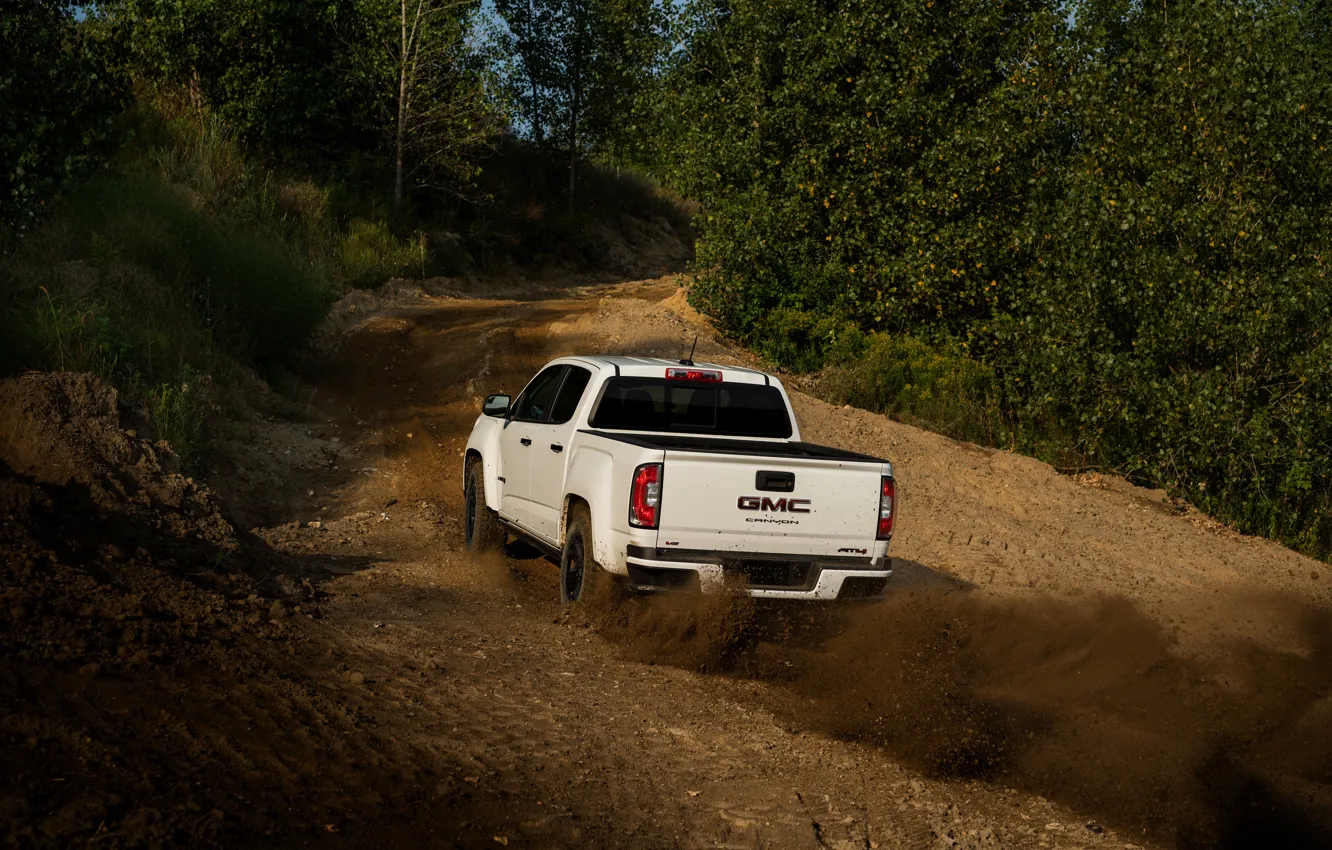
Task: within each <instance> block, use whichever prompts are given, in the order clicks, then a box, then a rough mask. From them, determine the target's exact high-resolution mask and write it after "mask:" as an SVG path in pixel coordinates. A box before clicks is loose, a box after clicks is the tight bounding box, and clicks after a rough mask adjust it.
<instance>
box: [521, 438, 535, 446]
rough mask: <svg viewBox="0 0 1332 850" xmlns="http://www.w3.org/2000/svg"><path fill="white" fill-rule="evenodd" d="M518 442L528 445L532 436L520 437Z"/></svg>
mask: <svg viewBox="0 0 1332 850" xmlns="http://www.w3.org/2000/svg"><path fill="white" fill-rule="evenodd" d="M518 442H520V443H522V444H523V445H524V446H530V445H532V438H531V437H523V438H522V439H521V440H519V441H518Z"/></svg>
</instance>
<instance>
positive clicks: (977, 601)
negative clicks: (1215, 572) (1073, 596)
mask: <svg viewBox="0 0 1332 850" xmlns="http://www.w3.org/2000/svg"><path fill="white" fill-rule="evenodd" d="M636 604H637V605H638V607H637V608H635V609H633V610H632V612H631V611H630V609H627V608H621V609H620V611H621V619H620V620H619V621H617V622H616V624H615V625H614V627H613V628H609V629H606V630H605V633H606V634H607V635H608V636H609V637H611V638H612V639H618V640H620V641H621V642H622V643H624V645H625V647H626V649H627V651H628V653H629V654H630V655H631V656H633V657H636V658H639V659H644V660H646V659H651V660H655V661H658V662H662V663H673V664H680V665H682V666H689V667H694V668H703V669H709V670H714V671H715V670H723V671H725V672H726V674H727V675H731V676H739V677H744V678H750V679H761V680H766V681H769V682H772V683H776V684H779V685H781V687H775V688H767V689H763V691H762V692H763V693H764V694H766V696H762V697H759V698H760V699H763V700H764V701H765V702H766V703H767V707H768V708H769V709H770V710H772V711H773V712H774V713H775V714H777V715H778V716H779V717H781V718H782V719H783V720H784V721H785V722H787V723H788V724H790V725H791V726H793V727H797V728H804V729H807V730H811V731H819V732H823V733H826V734H830V735H833V736H836V737H839V738H843V739H848V740H855V741H860V742H863V743H867V744H870V745H874V746H878V747H880V748H883V749H885V750H887V751H888V752H890V753H892V754H893V755H894V756H895V757H897V758H898V759H900V760H902V761H903V762H905V763H907V764H910V765H912V766H913V767H915V768H917V769H919V770H922V771H923V772H925V773H927V774H928V775H931V776H934V777H939V778H968V779H978V780H984V781H997V782H1001V783H1005V784H1008V785H1011V786H1014V787H1018V788H1022V789H1024V790H1027V791H1031V792H1034V793H1038V794H1042V795H1044V796H1046V797H1049V798H1050V799H1053V800H1057V801H1059V802H1061V803H1064V804H1067V805H1069V806H1071V807H1073V808H1074V809H1077V810H1079V811H1083V812H1086V813H1088V814H1089V815H1095V816H1096V817H1098V818H1101V819H1103V820H1104V821H1105V822H1107V823H1109V824H1112V825H1114V826H1117V827H1119V828H1121V829H1123V830H1125V831H1126V832H1127V833H1128V834H1141V835H1143V836H1144V837H1151V838H1153V839H1155V840H1160V841H1165V842H1170V843H1174V844H1175V845H1177V846H1180V847H1185V848H1195V847H1198V848H1201V847H1222V848H1237V847H1254V846H1273V845H1288V846H1297V845H1298V846H1329V841H1330V840H1332V617H1329V615H1328V612H1326V611H1318V610H1310V609H1306V608H1304V607H1302V606H1301V605H1300V604H1299V603H1297V602H1289V603H1287V605H1286V616H1288V617H1290V618H1292V621H1295V622H1298V623H1299V624H1300V627H1301V630H1302V632H1303V635H1304V640H1303V643H1304V646H1303V648H1302V650H1301V651H1298V652H1275V651H1272V650H1266V649H1260V648H1258V647H1256V646H1250V645H1230V646H1228V647H1227V648H1226V651H1225V652H1224V653H1219V654H1217V655H1215V656H1212V657H1209V660H1207V661H1200V660H1197V659H1193V658H1186V657H1184V656H1183V655H1182V654H1181V653H1180V652H1178V650H1177V647H1176V646H1175V644H1174V641H1173V640H1172V638H1171V636H1170V634H1169V633H1168V632H1167V631H1166V630H1165V629H1163V628H1162V627H1161V626H1160V625H1159V624H1157V623H1156V622H1154V621H1153V620H1150V619H1148V618H1147V617H1146V616H1144V615H1143V614H1142V613H1140V612H1139V611H1138V610H1136V609H1135V608H1134V607H1133V606H1132V605H1131V604H1130V603H1128V602H1127V601H1125V600H1122V599H1113V598H1098V599H1091V600H1081V601H1070V600H1068V599H1064V598H1055V597H1049V596H1021V597H1017V596H1001V595H997V594H987V593H985V592H983V591H957V590H946V589H935V588H930V589H904V590H900V591H898V592H897V593H895V594H893V595H892V596H890V597H888V598H887V599H885V600H883V601H881V602H878V603H875V604H873V605H868V606H862V607H858V608H850V609H848V608H846V607H844V606H836V607H830V608H818V609H810V608H807V607H806V606H801V607H800V609H799V610H798V611H797V612H796V613H794V614H793V613H791V609H790V608H789V607H787V608H784V609H775V608H774V609H762V608H759V609H755V607H754V606H753V605H744V604H742V603H741V601H740V599H739V598H738V597H736V596H734V595H724V596H720V597H708V596H702V597H700V596H692V597H688V596H683V595H681V596H670V597H662V598H653V599H649V600H638V601H636ZM629 613H632V614H633V617H627V616H626V615H627V614H629Z"/></svg>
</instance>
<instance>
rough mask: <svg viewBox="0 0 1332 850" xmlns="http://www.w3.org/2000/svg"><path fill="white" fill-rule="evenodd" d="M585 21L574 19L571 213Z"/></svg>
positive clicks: (570, 152) (570, 163)
mask: <svg viewBox="0 0 1332 850" xmlns="http://www.w3.org/2000/svg"><path fill="white" fill-rule="evenodd" d="M582 30H583V21H582V16H581V15H579V16H578V17H576V18H575V19H574V51H573V74H572V75H571V80H570V83H571V89H572V92H571V94H572V95H573V97H572V98H571V99H570V101H571V102H570V110H569V215H573V211H574V185H575V177H576V174H577V170H578V111H579V108H580V107H581V106H582V103H581V102H580V99H581V97H582V93H583V78H582V77H581V76H580V75H581V73H582V58H583V56H582V51H583V39H582V35H583V31H582Z"/></svg>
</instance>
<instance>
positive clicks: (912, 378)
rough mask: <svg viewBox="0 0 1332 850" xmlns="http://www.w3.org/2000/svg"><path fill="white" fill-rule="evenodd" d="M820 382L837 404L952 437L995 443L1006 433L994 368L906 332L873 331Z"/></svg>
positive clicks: (825, 391)
mask: <svg viewBox="0 0 1332 850" xmlns="http://www.w3.org/2000/svg"><path fill="white" fill-rule="evenodd" d="M851 351H854V349H850V350H847V351H845V353H844V354H843V355H842V357H841V358H840V359H839V362H838V363H837V365H834V366H831V367H829V368H828V369H827V370H826V371H825V372H824V373H823V376H822V380H821V381H820V385H821V387H822V389H823V391H824V393H825V394H827V395H828V396H830V397H832V398H834V399H836V400H837V401H838V402H839V403H842V404H853V405H855V406H856V407H863V408H865V409H866V410H874V411H878V412H880V413H886V414H888V415H889V416H892V417H893V418H894V419H898V420H900V421H903V422H908V423H911V424H914V425H920V426H922V427H924V428H928V429H929V430H931V431H937V432H938V433H940V434H944V435H946V436H949V437H952V438H953V439H956V440H965V441H967V442H973V443H982V444H985V445H996V444H997V443H999V442H1000V441H1002V440H1003V435H1004V433H1005V432H1006V430H1007V429H1006V428H1005V427H1004V419H1003V416H1002V414H1001V409H1000V405H999V396H998V393H997V392H996V389H997V388H996V382H995V375H994V371H993V370H992V369H990V368H989V367H987V366H986V365H984V364H982V363H978V362H977V361H975V360H972V359H971V358H968V357H966V356H965V355H959V354H950V353H947V352H945V351H941V350H939V349H937V348H935V347H933V346H930V345H928V344H927V343H925V342H923V341H921V340H918V339H915V338H913V337H910V336H905V335H900V334H892V335H890V334H872V335H870V336H869V337H868V338H866V339H864V341H863V343H862V347H861V350H860V351H859V352H856V353H855V355H854V356H851Z"/></svg>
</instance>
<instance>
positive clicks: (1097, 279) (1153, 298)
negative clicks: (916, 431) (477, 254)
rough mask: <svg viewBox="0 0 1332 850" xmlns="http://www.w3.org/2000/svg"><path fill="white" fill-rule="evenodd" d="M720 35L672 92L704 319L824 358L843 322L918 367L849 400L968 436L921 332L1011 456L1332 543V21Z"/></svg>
mask: <svg viewBox="0 0 1332 850" xmlns="http://www.w3.org/2000/svg"><path fill="white" fill-rule="evenodd" d="M1070 10H1075V12H1076V14H1070ZM698 20H699V21H700V27H699V29H698V30H697V32H695V33H694V34H693V37H692V39H691V49H690V50H688V51H681V52H680V53H679V54H677V56H676V60H677V63H678V64H677V65H676V66H675V67H674V68H673V69H672V71H671V73H670V74H669V75H668V77H667V80H666V84H665V91H664V94H663V98H662V99H663V103H664V104H665V115H666V116H667V120H668V124H669V126H668V127H667V132H666V133H665V137H666V138H668V139H669V143H668V145H667V156H668V166H669V174H670V177H671V180H672V181H673V183H674V185H676V186H677V187H679V188H680V189H682V190H683V191H684V192H686V193H687V194H689V195H691V196H693V197H696V198H698V199H699V201H700V203H701V205H702V213H701V215H700V216H699V217H698V220H697V224H698V227H699V228H700V232H701V242H700V248H699V266H700V269H701V275H700V279H699V282H698V285H697V286H696V287H695V288H694V290H693V293H692V296H693V300H694V301H695V303H696V304H697V305H698V306H699V307H700V308H701V309H704V310H706V311H707V312H709V313H710V314H711V315H713V316H714V317H715V318H716V319H717V320H718V321H719V323H720V324H721V325H722V326H723V327H724V328H725V329H727V330H728V331H730V332H731V333H733V334H735V335H737V336H739V337H740V338H742V339H744V340H747V341H749V342H750V343H751V344H753V345H755V346H756V347H758V348H760V349H761V350H763V351H764V352H765V353H766V354H768V355H769V356H771V357H773V358H775V359H777V360H778V361H780V362H782V363H784V364H786V365H788V366H791V367H793V368H799V369H812V368H816V367H817V366H818V365H819V364H820V363H821V362H823V360H824V359H826V357H827V355H828V346H829V345H830V343H829V342H827V341H826V339H825V338H826V337H827V336H828V331H829V330H830V329H836V328H838V327H840V326H841V324H842V323H845V322H848V321H849V322H851V323H853V324H854V325H855V326H856V327H857V328H858V329H859V330H860V331H862V332H863V333H866V334H870V335H871V336H872V337H873V339H874V340H875V342H874V343H873V344H872V346H871V349H870V351H871V354H870V355H869V356H870V357H871V359H873V358H875V357H877V356H878V355H877V354H875V352H886V353H885V354H884V356H885V357H887V358H893V357H896V358H900V359H901V360H902V365H901V366H900V368H899V367H898V366H894V365H893V364H892V363H891V362H888V360H880V361H879V362H880V366H879V367H878V368H875V369H871V368H870V367H869V366H860V367H855V368H850V372H851V373H853V374H852V375H848V376H844V377H845V379H846V380H847V381H850V383H849V384H848V386H850V387H852V388H853V389H854V391H855V392H858V393H860V394H861V395H863V396H864V397H865V398H867V399H868V400H869V402H870V403H871V406H877V407H880V408H882V409H886V410H904V411H911V412H912V415H913V416H916V417H917V418H918V419H920V420H921V421H929V422H932V423H935V424H936V425H937V426H938V427H953V426H949V425H947V423H952V422H959V423H960V422H965V421H968V420H969V417H968V416H967V415H966V414H965V411H964V410H958V411H950V410H946V409H936V410H934V411H933V412H931V413H928V414H920V413H916V412H915V411H917V410H923V409H924V408H926V407H929V406H930V405H932V404H934V403H935V402H934V401H931V400H930V399H927V398H923V397H920V396H918V395H916V394H915V391H914V389H913V390H911V391H907V390H905V388H906V387H907V386H910V387H912V388H915V387H918V386H921V385H922V384H921V382H920V380H919V379H918V377H917V371H918V370H919V369H920V368H922V367H921V366H920V363H921V360H922V358H923V357H924V356H925V355H924V353H923V352H921V351H917V350H915V349H914V348H912V347H911V345H909V344H906V343H900V344H899V343H897V342H894V343H892V344H891V345H888V344H886V343H883V342H882V341H881V340H882V339H885V338H888V339H893V340H900V339H902V338H903V335H904V334H905V335H909V336H910V337H911V338H914V339H918V340H928V341H929V342H930V344H931V347H932V348H933V349H935V350H937V351H941V352H953V353H951V354H949V355H947V358H946V359H948V360H950V363H949V364H948V365H947V368H946V369H945V371H944V372H940V373H938V374H936V375H935V377H934V378H933V379H932V380H933V384H931V386H933V385H935V384H937V383H938V381H939V380H944V378H943V375H944V374H946V373H947V372H948V371H949V370H951V372H952V373H953V374H956V375H959V376H960V375H966V376H967V377H965V378H962V377H959V378H958V379H957V380H958V381H960V382H961V387H958V388H954V389H966V388H968V387H973V386H976V387H979V386H984V387H985V389H984V391H983V392H981V393H980V394H979V395H978V396H976V397H968V398H969V400H968V401H967V402H966V404H965V405H963V407H967V406H971V407H975V406H977V405H979V407H980V408H981V409H982V410H984V411H989V410H990V408H995V409H997V411H998V413H999V418H998V421H999V422H1001V423H1004V428H1003V429H1002V435H1003V436H1002V439H1004V440H1005V442H1007V443H1008V444H1009V445H1012V446H1015V447H1017V448H1019V449H1021V450H1025V451H1028V452H1032V453H1034V454H1037V455H1038V456H1041V457H1043V458H1047V459H1050V460H1054V461H1055V462H1057V463H1059V464H1060V465H1061V466H1078V465H1082V466H1088V467H1097V468H1102V469H1111V470H1117V471H1120V472H1123V473H1125V474H1127V475H1129V476H1130V477H1132V478H1134V479H1135V480H1139V481H1142V482H1151V483H1154V484H1156V485H1159V486H1164V487H1167V488H1170V489H1171V490H1173V491H1174V492H1176V493H1178V494H1181V495H1184V496H1186V497H1188V498H1189V499H1190V500H1192V501H1193V502H1194V503H1196V504H1198V505H1199V506H1200V507H1203V508H1204V509H1205V510H1208V511H1210V512H1212V513H1213V514H1215V515H1217V516H1218V517H1220V518H1222V519H1224V520H1227V521H1231V522H1234V523H1235V524H1237V525H1238V526H1239V527H1240V528H1242V529H1244V530H1247V531H1252V532H1258V533H1263V534H1268V535H1271V536H1273V537H1276V538H1279V539H1281V540H1283V541H1286V542H1288V543H1290V544H1291V545H1294V546H1297V547H1299V548H1300V549H1302V550H1304V551H1306V552H1309V553H1311V554H1315V555H1319V556H1324V557H1326V556H1327V555H1329V554H1332V452H1329V450H1328V448H1327V447H1328V446H1329V445H1332V415H1329V412H1328V411H1329V402H1332V375H1330V374H1329V367H1328V365H1327V363H1328V357H1327V355H1328V353H1329V349H1328V345H1329V342H1328V339H1329V337H1328V332H1329V331H1328V329H1329V328H1332V285H1329V284H1330V283H1332V281H1329V279H1328V274H1329V263H1328V258H1329V257H1332V151H1330V150H1329V148H1328V141H1329V135H1330V134H1332V77H1329V76H1328V75H1327V73H1326V69H1327V68H1328V67H1329V66H1332V40H1329V39H1328V38H1327V37H1326V34H1327V32H1328V23H1329V21H1328V18H1327V14H1326V12H1325V10H1323V8H1322V7H1321V6H1319V5H1318V4H1302V3H1290V2H1284V1H1283V2H1277V3H1257V2H1250V0H1244V2H1238V3H1236V2H1233V0H1184V2H1181V3H1172V4H1170V5H1169V7H1168V8H1166V7H1164V6H1160V5H1159V4H1157V5H1152V4H1129V3H1124V2H1121V0H1084V1H1083V2H1079V3H1077V4H1075V6H1074V7H1069V6H1066V5H1063V4H1054V3H1050V2H1045V0H998V2H991V0H938V2H933V3H926V4H920V3H908V2H905V0H875V1H874V2H865V3H862V2H841V1H840V0H839V1H838V2H833V3H831V4H814V5H811V4H806V3H800V2H797V0H776V2H768V0H765V2H762V3H756V2H750V0H737V2H735V3H732V4H729V8H728V12H727V14H725V15H706V16H700V17H699V18H698ZM716 68H726V69H728V70H727V73H726V74H720V75H719V74H715V73H712V72H711V71H712V69H716ZM828 322H830V323H831V324H825V323H828ZM885 346H887V347H885ZM970 362H974V363H975V364H977V365H976V367H975V370H972V369H971V367H970V366H968V365H966V364H967V363H970ZM940 368H943V367H940ZM976 370H978V371H976ZM973 371H974V374H973ZM924 372H925V373H926V374H933V372H932V369H930V368H924ZM856 375H858V376H859V377H855V379H854V380H852V377H853V376H856ZM982 375H984V376H987V377H984V378H983V379H982V378H981V376H982ZM874 376H879V377H874ZM973 378H974V381H973ZM875 380H881V381H882V382H883V384H884V386H883V387H882V388H881V389H879V390H877V391H876V390H873V389H872V388H871V387H870V386H869V385H868V384H866V383H865V382H866V381H871V382H872V381H875ZM849 391H851V390H848V392H849ZM904 392H905V393H906V395H905V396H904V395H903V393H904ZM990 419H991V416H990V413H988V412H986V413H984V415H979V418H978V419H977V420H976V421H990ZM938 423H944V424H943V425H939V424H938ZM991 430H992V429H991ZM973 433H975V432H973ZM982 436H983V435H982ZM977 438H981V437H979V436H978V437H977ZM988 439H989V440H992V441H993V440H995V439H996V437H995V436H993V435H991V436H989V437H988Z"/></svg>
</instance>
